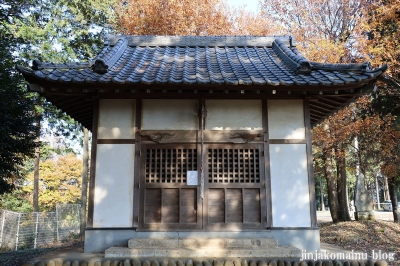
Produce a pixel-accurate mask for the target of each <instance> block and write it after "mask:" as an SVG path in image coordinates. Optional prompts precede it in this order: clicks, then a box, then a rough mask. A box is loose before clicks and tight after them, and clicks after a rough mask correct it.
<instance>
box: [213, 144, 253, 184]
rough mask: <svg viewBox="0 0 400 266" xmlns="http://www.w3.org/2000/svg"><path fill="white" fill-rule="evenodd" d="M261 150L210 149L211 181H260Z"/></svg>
mask: <svg viewBox="0 0 400 266" xmlns="http://www.w3.org/2000/svg"><path fill="white" fill-rule="evenodd" d="M259 157H260V151H259V149H257V148H254V149H223V148H219V149H208V181H209V182H210V183H260V163H259V161H260V158H259Z"/></svg>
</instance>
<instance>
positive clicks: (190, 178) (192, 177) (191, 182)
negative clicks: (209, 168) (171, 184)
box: [186, 171, 199, 186]
mask: <svg viewBox="0 0 400 266" xmlns="http://www.w3.org/2000/svg"><path fill="white" fill-rule="evenodd" d="M186 184H187V185H188V186H197V185H198V184H199V181H198V178H197V171H187V178H186Z"/></svg>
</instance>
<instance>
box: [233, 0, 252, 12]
mask: <svg viewBox="0 0 400 266" xmlns="http://www.w3.org/2000/svg"><path fill="white" fill-rule="evenodd" d="M258 1H259V0H226V2H227V3H228V4H229V5H230V6H233V7H237V6H241V5H246V9H247V10H248V11H257V7H258Z"/></svg>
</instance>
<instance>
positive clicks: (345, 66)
mask: <svg viewBox="0 0 400 266" xmlns="http://www.w3.org/2000/svg"><path fill="white" fill-rule="evenodd" d="M311 66H312V69H314V70H325V71H338V72H342V71H351V72H353V73H361V74H363V73H368V72H371V71H376V70H380V68H377V69H372V68H371V64H370V62H369V61H366V62H364V63H358V64H357V63H336V64H334V63H319V62H311ZM382 67H383V66H382Z"/></svg>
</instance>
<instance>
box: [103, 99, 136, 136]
mask: <svg viewBox="0 0 400 266" xmlns="http://www.w3.org/2000/svg"><path fill="white" fill-rule="evenodd" d="M134 127H135V100H123V99H122V100H121V99H118V100H100V102H99V128H98V136H97V137H98V138H99V139H134V138H135V130H134Z"/></svg>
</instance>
